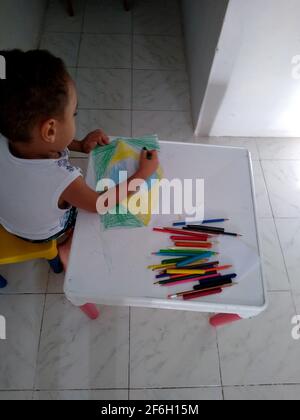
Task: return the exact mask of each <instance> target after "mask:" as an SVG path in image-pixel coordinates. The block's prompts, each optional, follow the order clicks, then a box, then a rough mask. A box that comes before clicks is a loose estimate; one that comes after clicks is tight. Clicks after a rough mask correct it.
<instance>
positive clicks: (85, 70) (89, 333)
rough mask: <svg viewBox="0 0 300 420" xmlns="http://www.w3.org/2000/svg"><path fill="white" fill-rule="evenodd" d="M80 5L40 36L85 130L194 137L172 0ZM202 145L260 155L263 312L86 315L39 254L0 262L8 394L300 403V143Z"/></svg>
mask: <svg viewBox="0 0 300 420" xmlns="http://www.w3.org/2000/svg"><path fill="white" fill-rule="evenodd" d="M74 3H75V9H76V16H75V18H73V19H71V18H68V17H66V16H65V14H64V11H63V9H62V2H60V1H59V0H53V1H50V5H49V8H48V12H47V16H46V23H45V28H46V31H45V33H44V34H43V36H42V44H41V45H42V47H46V48H49V49H50V50H52V51H53V52H55V53H56V54H59V55H62V57H63V58H65V60H66V62H67V65H68V66H69V68H70V71H71V73H72V75H73V77H74V79H76V81H77V85H78V92H79V108H80V110H79V115H78V137H80V138H81V137H82V136H84V134H86V133H87V132H88V131H90V130H92V129H95V128H97V127H99V126H101V127H103V128H104V129H105V130H106V131H107V133H109V134H111V135H125V136H131V135H137V136H138V135H142V134H149V133H153V132H157V133H158V134H159V136H160V138H162V139H166V140H184V141H187V140H188V141H189V140H192V141H195V139H193V130H192V125H191V118H190V112H189V111H190V109H189V97H188V94H187V92H188V79H187V75H186V71H185V63H184V53H183V49H182V38H181V32H180V29H181V28H180V15H179V9H178V8H176V7H175V6H174V5H175V4H176V2H175V1H174V0H164V1H163V0H159V1H155V2H154V1H150V0H139V1H138V0H136V7H135V9H134V11H133V12H132V13H125V12H124V11H123V10H122V7H121V2H120V0H102V1H99V0H87V1H85V0H76V1H75V2H74ZM153 3H155V5H156V6H157V7H153ZM196 141H199V142H204V143H214V144H224V145H237V146H243V147H246V148H248V149H249V150H250V151H251V153H252V157H253V159H254V173H255V183H256V194H257V204H258V214H259V220H260V226H261V235H262V244H263V254H264V264H265V268H266V280H267V285H268V290H269V292H270V293H269V297H270V305H269V309H268V310H267V312H266V313H264V314H263V315H261V316H260V317H258V318H257V319H253V320H246V321H242V322H240V323H236V324H234V325H231V326H228V327H225V328H222V329H219V330H217V331H215V330H213V329H212V328H210V327H209V325H208V316H207V315H206V314H197V313H182V312H173V311H161V310H146V309H128V308H116V307H102V308H101V317H100V319H99V320H97V321H95V322H90V321H89V320H88V319H86V317H85V316H84V315H83V314H82V313H81V312H80V311H79V310H77V309H76V308H74V307H72V306H71V305H70V304H69V303H68V302H67V301H66V300H65V298H64V295H63V294H62V283H63V276H62V275H59V276H55V275H54V274H49V270H48V267H47V265H46V264H45V263H43V262H39V261H38V262H33V263H26V264H20V265H18V266H14V267H13V266H10V267H1V273H2V274H4V275H5V276H6V277H7V278H8V279H9V286H8V287H7V288H6V289H4V290H2V294H1V295H0V308H1V314H2V315H5V316H6V317H7V324H8V331H7V335H8V340H7V341H5V342H4V341H0V360H1V363H0V399H16V398H21V399H32V398H33V399H76V398H79V399H98V400H100V399H127V398H130V399H166V400H168V399H198V400H201V399H212V400H219V399H223V398H225V399H228V400H230V399H299V398H300V364H299V357H300V341H298V342H297V341H293V340H292V337H291V330H292V324H291V319H292V317H293V316H294V315H295V314H296V313H297V310H298V313H300V268H299V267H300V253H299V252H298V250H299V249H300V140H297V139H294V140H288V139H281V140H278V139H230V138H218V139H212V138H211V139H198V140H196ZM86 162H87V161H86V158H83V157H82V156H79V157H78V156H77V158H76V159H74V164H76V165H78V166H81V167H82V168H83V169H85V168H86ZM298 168H299V169H298Z"/></svg>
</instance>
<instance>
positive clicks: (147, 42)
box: [133, 35, 186, 70]
mask: <svg viewBox="0 0 300 420" xmlns="http://www.w3.org/2000/svg"><path fill="white" fill-rule="evenodd" d="M133 68H135V69H143V70H151V69H153V70H185V69H186V64H185V56H184V48H183V39H182V38H181V37H173V36H151V35H135V36H134V42H133Z"/></svg>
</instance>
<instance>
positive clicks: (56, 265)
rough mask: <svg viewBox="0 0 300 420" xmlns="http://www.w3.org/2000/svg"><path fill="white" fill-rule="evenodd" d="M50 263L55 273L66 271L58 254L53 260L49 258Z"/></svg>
mask: <svg viewBox="0 0 300 420" xmlns="http://www.w3.org/2000/svg"><path fill="white" fill-rule="evenodd" d="M48 263H49V265H50V267H51V268H52V270H53V272H54V273H55V274H59V273H62V272H63V271H64V267H63V265H62V262H61V260H60V258H59V256H58V255H57V256H56V257H55V258H53V260H48Z"/></svg>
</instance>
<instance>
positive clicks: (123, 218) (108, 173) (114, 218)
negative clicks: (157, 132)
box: [93, 136, 162, 229]
mask: <svg viewBox="0 0 300 420" xmlns="http://www.w3.org/2000/svg"><path fill="white" fill-rule="evenodd" d="M143 147H146V148H147V149H148V150H159V143H158V138H157V136H149V137H142V138H136V139H130V138H118V139H116V140H114V141H112V142H111V144H109V145H108V146H105V147H97V148H96V149H95V150H94V151H93V160H94V169H95V176H96V184H97V187H96V190H97V191H101V189H100V188H99V186H98V185H99V181H101V179H104V178H109V179H112V180H113V181H114V182H115V184H119V183H120V182H123V181H126V179H120V177H119V175H120V172H121V171H127V173H128V177H130V176H132V175H133V174H134V172H136V170H137V169H138V165H139V159H140V153H141V150H142V149H143ZM161 178H162V169H161V167H159V168H158V170H157V171H156V172H155V173H154V174H153V175H152V176H151V177H150V178H149V179H148V180H147V182H146V186H147V188H146V187H145V188H144V189H143V188H142V189H141V191H140V192H139V193H138V194H139V196H140V197H142V195H143V194H145V195H146V196H144V198H145V199H146V200H147V203H148V207H147V211H146V212H145V213H144V212H143V213H142V212H141V213H138V214H132V213H131V212H130V211H129V209H128V202H129V200H130V199H129V200H128V199H125V200H124V201H122V202H121V203H119V204H118V205H117V206H116V207H115V209H114V210H115V211H114V213H115V214H112V213H107V214H105V215H101V216H100V218H101V221H102V223H103V225H104V227H105V229H111V228H116V227H128V228H137V227H143V226H147V225H148V224H149V223H150V221H151V216H152V211H153V207H154V206H155V203H156V202H157V197H158V192H159V191H158V184H159V180H160V179H161Z"/></svg>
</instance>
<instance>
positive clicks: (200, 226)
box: [183, 225, 225, 233]
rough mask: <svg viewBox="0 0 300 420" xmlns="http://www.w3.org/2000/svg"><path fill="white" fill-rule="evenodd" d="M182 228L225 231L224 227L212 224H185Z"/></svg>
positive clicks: (212, 231) (200, 230) (213, 231)
mask: <svg viewBox="0 0 300 420" xmlns="http://www.w3.org/2000/svg"><path fill="white" fill-rule="evenodd" d="M183 229H184V230H186V229H190V230H196V231H199V232H202V231H204V232H211V233H218V232H225V229H224V228H219V227H213V226H202V225H187V226H186V227H185V226H184V227H183Z"/></svg>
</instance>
